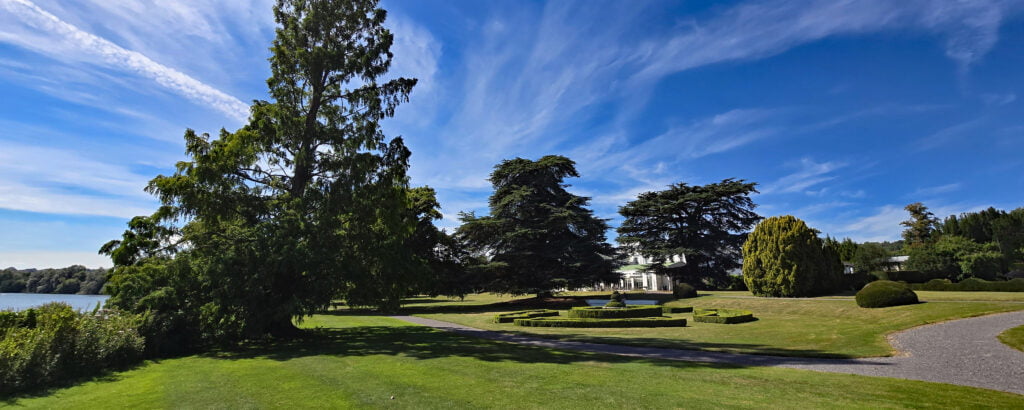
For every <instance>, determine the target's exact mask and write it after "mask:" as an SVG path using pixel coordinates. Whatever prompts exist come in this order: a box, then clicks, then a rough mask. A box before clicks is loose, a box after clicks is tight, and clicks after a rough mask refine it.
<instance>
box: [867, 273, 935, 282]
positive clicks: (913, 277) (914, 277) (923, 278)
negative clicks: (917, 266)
mask: <svg viewBox="0 0 1024 410" xmlns="http://www.w3.org/2000/svg"><path fill="white" fill-rule="evenodd" d="M884 273H885V277H879V279H885V280H891V281H894V282H906V283H925V282H927V281H929V280H933V279H941V278H944V277H945V275H936V274H933V273H927V272H921V271H916V270H903V271H892V272H884Z"/></svg>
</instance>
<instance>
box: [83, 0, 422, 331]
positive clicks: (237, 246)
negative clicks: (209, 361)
mask: <svg viewBox="0 0 1024 410" xmlns="http://www.w3.org/2000/svg"><path fill="white" fill-rule="evenodd" d="M274 17H275V20H276V21H277V23H278V27H277V29H276V31H275V33H276V36H275V38H274V41H273V46H272V47H271V56H270V58H269V60H270V72H271V76H270V78H269V79H268V80H267V85H268V87H269V90H268V91H269V92H268V94H269V95H270V97H271V99H272V100H271V101H256V102H254V103H253V106H252V107H251V116H250V119H249V121H248V123H247V124H246V125H245V126H243V127H242V128H241V129H238V130H236V131H234V132H230V131H227V130H221V131H220V133H219V135H218V136H217V137H215V138H211V137H210V136H209V135H207V134H202V135H199V134H197V133H196V132H194V131H192V130H187V131H186V132H185V148H186V160H185V161H182V162H179V163H178V164H177V167H176V170H175V172H174V174H172V175H170V176H163V175H161V176H158V177H156V178H155V179H153V180H152V181H151V182H150V184H149V186H148V188H147V191H148V192H150V193H153V194H155V195H156V196H157V197H158V198H159V200H160V201H161V202H162V204H163V206H162V207H161V208H160V209H159V210H158V211H157V212H156V213H155V214H154V215H153V216H152V217H148V219H142V220H140V221H139V222H140V224H139V225H137V226H130V227H129V228H130V229H129V231H127V232H125V235H124V236H123V240H121V241H119V242H112V243H110V244H108V245H106V246H104V248H102V249H101V251H102V252H104V253H109V254H110V255H111V256H112V257H113V258H114V259H115V264H116V265H117V269H116V271H115V273H114V276H115V279H114V280H112V281H116V282H117V285H118V286H116V287H115V290H114V291H112V292H111V294H112V296H114V299H112V300H116V301H115V303H117V305H118V306H121V307H122V308H125V309H128V310H131V311H133V312H139V313H143V314H144V315H145V316H144V317H145V320H146V323H145V324H144V325H143V329H144V331H146V332H147V335H154V337H157V336H155V335H161V334H162V335H166V336H168V339H167V340H168V341H173V340H174V338H180V340H181V341H182V342H183V343H192V342H193V341H198V342H200V343H203V344H206V343H233V342H237V341H239V340H242V339H247V338H261V337H264V336H266V335H275V336H291V335H294V334H295V333H296V332H297V329H296V327H295V325H294V320H299V319H301V318H302V317H303V316H306V315H310V314H313V313H317V312H319V311H322V310H323V309H325V308H327V307H328V306H329V305H330V303H331V301H332V300H335V299H337V298H348V297H351V299H353V300H358V301H359V303H360V304H371V303H372V304H374V305H376V306H379V307H381V308H382V309H385V310H393V309H395V308H397V306H398V303H399V300H401V298H402V297H404V296H407V295H408V293H409V292H410V288H411V287H415V285H416V284H418V283H419V282H418V281H417V280H415V278H416V277H418V275H420V274H424V272H423V270H424V269H426V268H428V267H429V265H430V263H429V261H425V260H424V259H425V258H424V257H423V256H424V255H417V252H418V251H422V248H419V245H421V244H420V243H416V246H411V244H413V243H414V242H416V239H415V238H413V235H414V234H415V233H416V228H417V224H419V223H420V222H421V219H419V218H418V216H417V212H416V210H415V209H413V208H414V207H413V206H412V204H411V202H413V199H410V197H411V196H415V194H414V193H410V190H409V187H408V178H407V177H406V169H407V168H408V158H409V155H410V153H409V150H408V149H406V147H405V145H404V142H403V141H402V140H401V139H400V138H394V139H389V138H388V137H386V136H385V135H384V133H383V131H382V129H381V127H380V122H381V121H382V120H384V119H386V118H388V117H391V116H393V115H394V113H395V110H396V108H397V107H398V105H399V104H401V103H403V102H405V101H407V100H408V97H409V93H410V92H411V91H412V88H413V86H414V85H415V84H416V80H415V79H405V78H397V79H391V80H386V79H385V78H384V77H385V76H386V75H387V71H388V69H389V67H390V64H391V58H392V54H391V52H390V48H391V45H392V43H393V37H392V34H391V33H390V32H389V31H388V30H387V29H386V28H385V27H384V20H385V17H386V12H385V11H384V10H382V9H379V8H378V7H377V1H376V0H329V1H328V0H325V1H315V2H309V1H299V0H280V1H278V2H277V4H276V5H275V7H274ZM427 219H429V216H428V217H427ZM182 224H183V225H182ZM177 226H181V227H180V229H175V227H177ZM179 245H180V246H179ZM172 257H173V259H171V258H172ZM168 260H172V261H173V262H171V261H168ZM120 292H127V293H126V294H124V295H122V294H121V293H120ZM188 347H189V346H184V347H183V348H185V349H187V348H188ZM168 349H170V350H173V348H172V347H171V346H168Z"/></svg>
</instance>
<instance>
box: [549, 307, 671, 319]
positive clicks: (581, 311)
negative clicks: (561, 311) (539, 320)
mask: <svg viewBox="0 0 1024 410" xmlns="http://www.w3.org/2000/svg"><path fill="white" fill-rule="evenodd" d="M662 311H663V310H662V307H661V305H647V306H626V307H623V308H615V309H605V308H602V307H596V306H590V307H574V308H572V309H569V312H568V313H567V316H568V317H569V318H573V319H625V318H634V317H657V316H661V314H662Z"/></svg>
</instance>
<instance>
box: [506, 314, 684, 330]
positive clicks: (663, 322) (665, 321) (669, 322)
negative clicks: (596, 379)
mask: <svg viewBox="0 0 1024 410" xmlns="http://www.w3.org/2000/svg"><path fill="white" fill-rule="evenodd" d="M514 323H515V324H516V326H527V327H581V328H601V327H610V328H615V327H686V319H682V318H669V317H638V318H627V319H545V318H538V319H516V321H515V322H514Z"/></svg>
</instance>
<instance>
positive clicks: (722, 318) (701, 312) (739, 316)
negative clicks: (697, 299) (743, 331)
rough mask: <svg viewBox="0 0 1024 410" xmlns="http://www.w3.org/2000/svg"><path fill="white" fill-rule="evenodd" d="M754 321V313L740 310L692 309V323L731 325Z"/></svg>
mask: <svg viewBox="0 0 1024 410" xmlns="http://www.w3.org/2000/svg"><path fill="white" fill-rule="evenodd" d="M753 320H754V312H751V311H749V310H742V309H694V310H693V321H694V322H701V323H720V324H733V323H744V322H750V321H753Z"/></svg>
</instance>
